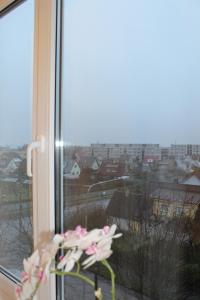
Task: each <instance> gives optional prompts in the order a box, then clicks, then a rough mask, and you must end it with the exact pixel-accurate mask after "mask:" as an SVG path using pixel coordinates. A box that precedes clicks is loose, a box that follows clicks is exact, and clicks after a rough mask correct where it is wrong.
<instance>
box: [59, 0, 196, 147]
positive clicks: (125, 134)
mask: <svg viewBox="0 0 200 300" xmlns="http://www.w3.org/2000/svg"><path fill="white" fill-rule="evenodd" d="M199 30H200V1H199V0H153V1H149V0H75V1H74V0H73V1H66V2H65V29H64V42H65V43H64V80H63V99H64V102H65V106H64V109H63V118H64V122H65V128H64V129H65V139H66V141H70V142H72V143H75V144H87V143H91V142H97V141H99V142H116V143H118V142H119V143H132V142H139V143H148V142H149V143H151V142H157V143H160V144H162V145H168V144H170V143H174V142H175V141H176V142H177V143H200V118H199V111H200V84H199V82H200V77H199V76H200V35H199Z"/></svg>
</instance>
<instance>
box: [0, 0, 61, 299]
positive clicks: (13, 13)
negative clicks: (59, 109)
mask: <svg viewBox="0 0 200 300" xmlns="http://www.w3.org/2000/svg"><path fill="white" fill-rule="evenodd" d="M2 2H3V3H2ZM11 2H13V3H14V4H15V5H14V4H13V6H12V7H11V6H9V7H7V5H9V4H10V3H11ZM17 4H19V5H17ZM55 4H56V2H55V1H49V0H48V1H46V0H44V1H42V2H41V1H40V0H39V1H38V0H34V1H32V0H27V1H9V0H8V1H7V0H4V1H0V17H1V18H0V39H1V51H0V61H1V69H0V77H1V83H4V85H1V89H0V90H1V91H0V107H1V108H3V113H4V114H3V115H2V109H0V111H1V112H0V114H1V121H0V122H1V126H0V128H1V129H0V143H2V142H3V139H4V142H5V140H6V139H7V141H8V140H9V139H11V137H12V140H13V143H10V147H11V146H12V147H13V145H14V146H16V144H17V145H19V144H20V145H21V144H22V143H23V142H24V143H25V144H27V143H30V142H32V141H40V139H41V136H42V137H43V138H44V142H45V143H44V144H45V147H44V149H43V150H42V151H40V149H35V150H33V152H32V166H31V169H32V173H33V177H32V180H31V179H30V178H26V176H25V174H24V173H23V171H24V170H25V168H26V161H25V160H24V161H23V164H22V165H21V168H20V169H21V170H22V173H21V174H22V175H23V174H24V177H25V178H24V180H23V182H22V183H23V184H24V189H22V188H21V189H19V188H18V186H17V182H16V185H15V181H14V179H13V177H14V176H10V177H9V178H8V179H9V182H7V180H5V178H4V180H3V182H5V184H6V182H7V184H10V185H11V184H12V186H13V187H14V188H15V187H16V193H15V194H16V195H17V198H18V201H19V204H16V208H17V210H16V212H15V213H14V208H13V206H9V209H10V210H9V211H7V212H6V211H4V218H5V217H6V216H8V215H9V214H11V215H12V216H14V217H15V218H16V219H14V218H13V217H12V218H10V219H9V222H10V223H13V224H14V225H16V226H15V227H14V226H13V228H12V231H9V237H8V238H9V239H12V238H13V237H14V235H15V234H16V233H17V228H20V229H22V227H20V225H21V223H22V225H23V226H24V223H25V225H26V223H28V222H27V219H28V218H29V215H30V214H29V213H30V208H31V205H30V200H29V199H32V216H33V217H32V219H33V221H32V227H33V235H32V238H33V246H34V247H38V244H39V242H40V241H41V238H42V239H43V240H44V239H48V238H49V234H50V233H51V232H52V231H54V177H53V174H54V152H53V150H54V100H55V99H54V95H55V84H54V82H55V51H54V50H53V49H54V48H55V28H56V26H55V25H56V23H55V21H56V18H55V17H56V14H55V12H56V7H55ZM16 5H17V6H16ZM2 9H5V10H3V11H2ZM22 12H23V13H22ZM34 13H35V16H34ZM20 18H21V19H20ZM17 20H18V21H17ZM8 21H9V22H8ZM2 24H3V25H2ZM24 24H26V26H25V25H24ZM31 24H32V27H31ZM25 27H26V28H25ZM14 33H15V35H14ZM33 33H34V35H33ZM6 41H7V44H6ZM9 43H10V45H9ZM33 49H34V51H33ZM10 54H12V55H10ZM32 65H33V66H34V67H32ZM2 66H3V67H4V69H2ZM4 77H5V78H4ZM32 82H33V83H32ZM32 95H33V96H32ZM5 96H7V98H6V102H5ZM11 96H12V97H11ZM16 98H17V99H18V101H19V103H18V104H17V103H16ZM22 104H23V105H22ZM8 105H9V109H8ZM16 114H18V116H16ZM11 117H12V118H11ZM6 119H7V120H6ZM3 122H4V123H3ZM5 124H6V126H8V127H5ZM26 146H27V145H26ZM21 148H22V146H20V149H17V150H19V151H18V152H17V154H18V153H19V154H20V153H23V158H24V159H25V158H26V156H25V154H26V151H24V149H21ZM25 148H26V147H25ZM1 150H2V148H1ZM12 152H13V151H12ZM1 158H2V157H1ZM5 158H6V157H5ZM13 159H14V160H13V161H12V163H11V164H10V166H9V170H10V169H11V170H13V169H16V168H19V165H20V162H21V160H19V159H18V156H17V157H16V151H15V155H14V157H13ZM0 161H1V159H0ZM1 164H2V161H1ZM1 168H2V165H1ZM16 175H17V177H20V176H19V175H18V173H16ZM1 178H2V174H1ZM20 178H21V177H20ZM11 179H12V180H11ZM30 181H32V192H30V193H28V186H29V187H30V186H31V185H30ZM14 188H13V189H14ZM17 188H18V189H17ZM4 190H5V192H2V190H1V191H0V201H1V204H0V210H2V206H1V205H2V202H4V201H5V199H6V201H7V200H9V201H11V200H13V199H11V198H12V197H13V195H14V193H13V194H12V193H11V191H10V190H9V189H5V186H4ZM8 195H9V199H8ZM16 195H15V197H16ZM28 197H29V198H28ZM24 198H25V200H26V201H24ZM21 200H23V201H21ZM15 201H16V199H15ZM21 204H22V205H21ZM6 205H7V203H6ZM11 208H12V211H11ZM17 214H18V216H20V218H19V217H18V219H17ZM1 220H2V219H1ZM20 222H21V223H20ZM2 224H3V220H2V221H1V228H0V231H1V229H2ZM3 226H4V224H3ZM4 227H5V226H4ZM20 233H21V232H20ZM28 233H30V232H29V231H28ZM19 237H20V238H22V239H21V241H22V243H21V245H20V246H21V248H23V250H24V253H23V254H20V255H21V258H20V259H19V257H17V256H16V257H17V260H16V261H15V258H16V257H15V256H14V257H12V261H9V262H7V260H8V257H9V255H10V254H9V252H8V253H6V255H5V256H4V257H3V255H2V253H1V264H3V266H1V268H0V298H1V299H4V300H12V299H15V295H14V285H15V283H16V282H17V280H18V278H19V270H20V271H21V262H22V260H21V259H22V258H23V256H28V255H29V254H30V253H28V252H27V242H28V241H27V240H26V238H25V237H24V235H21V234H19V233H18V238H19ZM6 243H7V241H5V244H6ZM17 243H18V241H17V240H15V241H14V242H13V243H12V244H11V245H10V247H9V249H8V250H9V251H12V249H16V252H17V251H18V249H17V248H15V246H16V247H17ZM30 243H31V241H30ZM0 244H1V247H2V243H0ZM29 251H30V250H29ZM4 253H5V252H4ZM17 255H18V254H17ZM3 258H4V261H3ZM14 274H15V276H14ZM37 299H38V300H40V299H41V300H42V299H49V300H53V299H55V283H54V278H52V280H51V281H50V282H49V283H48V284H47V285H46V286H45V287H43V288H42V289H41V291H40V294H39V295H38V297H37Z"/></svg>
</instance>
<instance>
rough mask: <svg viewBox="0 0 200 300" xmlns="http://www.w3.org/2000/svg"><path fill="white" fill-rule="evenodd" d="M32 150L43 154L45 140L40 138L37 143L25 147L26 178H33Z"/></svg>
mask: <svg viewBox="0 0 200 300" xmlns="http://www.w3.org/2000/svg"><path fill="white" fill-rule="evenodd" d="M34 149H38V150H39V151H40V152H44V149H45V139H44V137H43V136H41V137H40V139H39V140H38V141H34V142H32V143H30V144H29V145H28V147H27V164H26V172H27V176H28V177H33V173H32V152H33V150H34Z"/></svg>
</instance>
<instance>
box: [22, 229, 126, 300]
mask: <svg viewBox="0 0 200 300" xmlns="http://www.w3.org/2000/svg"><path fill="white" fill-rule="evenodd" d="M116 229H117V226H116V225H112V226H111V227H110V226H104V227H103V228H102V229H93V230H91V231H87V230H86V228H83V227H81V226H80V225H79V226H77V227H76V228H75V230H68V231H66V232H65V233H63V234H55V235H54V237H53V239H52V241H51V242H49V243H48V244H47V245H46V246H45V247H44V248H43V249H42V250H41V251H39V250H36V251H35V252H34V253H33V254H32V255H31V256H30V257H29V258H28V259H24V261H23V265H24V271H23V272H22V275H21V283H20V284H19V285H18V286H17V288H16V299H17V300H32V299H33V297H34V296H35V295H36V293H37V290H38V289H39V287H40V285H41V284H43V283H45V282H46V281H47V280H48V278H49V276H50V274H56V275H59V276H72V277H75V278H78V279H81V280H83V281H84V282H86V283H88V284H89V285H91V286H92V287H93V288H94V294H95V297H96V299H99V300H101V299H103V295H102V291H101V289H100V288H98V289H96V290H95V288H96V287H95V282H94V281H93V280H91V279H90V278H89V277H87V276H86V275H85V274H83V273H82V272H81V267H82V268H83V270H85V269H87V268H89V267H90V266H92V265H93V264H95V263H96V262H100V263H101V264H102V265H103V266H104V267H106V268H107V269H108V271H109V273H110V276H111V296H112V300H116V293H115V274H114V271H113V270H112V268H111V266H110V264H109V263H108V261H107V258H109V257H110V256H111V254H112V250H111V245H112V242H113V239H116V238H119V237H120V236H121V235H122V234H121V233H119V234H115V232H116ZM60 251H61V252H62V255H61V256H59V258H58V259H57V257H58V253H59V252H60ZM74 269H75V270H74Z"/></svg>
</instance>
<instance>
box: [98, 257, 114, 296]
mask: <svg viewBox="0 0 200 300" xmlns="http://www.w3.org/2000/svg"><path fill="white" fill-rule="evenodd" d="M101 263H102V265H103V266H105V267H106V268H107V269H108V271H109V272H110V276H111V296H112V300H116V291H115V273H114V271H113V269H112V267H111V265H110V264H109V263H108V261H107V260H106V259H105V260H102V261H101Z"/></svg>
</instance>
